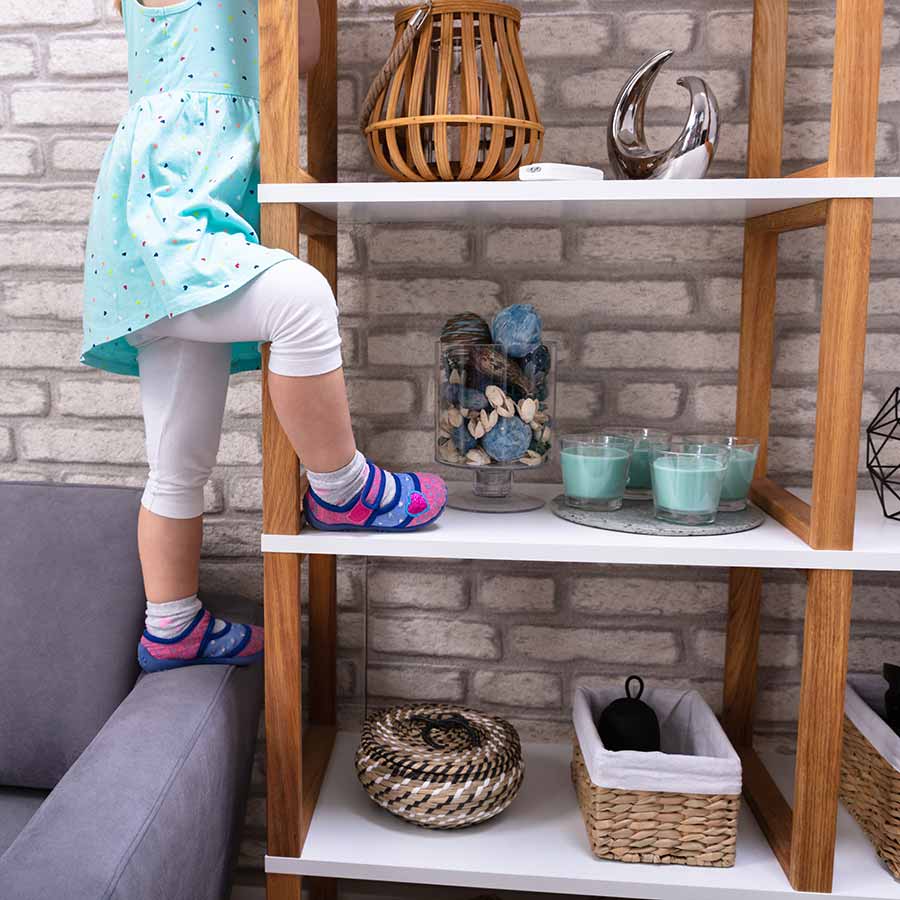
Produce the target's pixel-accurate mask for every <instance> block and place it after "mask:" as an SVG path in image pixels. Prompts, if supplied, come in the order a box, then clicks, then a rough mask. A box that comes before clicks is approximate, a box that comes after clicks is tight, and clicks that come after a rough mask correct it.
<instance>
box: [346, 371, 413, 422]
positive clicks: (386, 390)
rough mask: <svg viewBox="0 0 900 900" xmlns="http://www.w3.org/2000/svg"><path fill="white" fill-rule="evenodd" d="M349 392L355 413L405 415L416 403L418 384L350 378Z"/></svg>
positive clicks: (382, 379)
mask: <svg viewBox="0 0 900 900" xmlns="http://www.w3.org/2000/svg"><path fill="white" fill-rule="evenodd" d="M347 394H348V399H349V401H350V412H351V413H352V414H353V415H366V414H367V413H368V414H369V415H379V416H389V415H392V416H396V415H403V414H405V413H410V412H412V411H413V409H414V408H415V405H416V386H415V384H413V382H411V381H400V380H398V379H394V380H391V379H387V378H379V379H363V378H348V379H347Z"/></svg>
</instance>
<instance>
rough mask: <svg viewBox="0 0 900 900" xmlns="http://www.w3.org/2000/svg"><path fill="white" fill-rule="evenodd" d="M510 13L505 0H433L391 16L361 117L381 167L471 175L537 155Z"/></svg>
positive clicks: (433, 176)
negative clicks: (389, 42)
mask: <svg viewBox="0 0 900 900" xmlns="http://www.w3.org/2000/svg"><path fill="white" fill-rule="evenodd" d="M423 19H424V21H423ZM519 20H520V14H519V11H518V10H517V9H516V8H515V7H512V6H509V5H508V4H505V3H494V2H487V0H435V2H433V3H432V4H431V5H430V6H422V5H421V4H419V5H416V6H409V7H406V8H405V9H402V10H400V12H398V13H397V14H396V15H395V16H394V26H395V28H396V33H395V36H394V46H393V48H392V50H391V56H389V58H388V62H387V63H386V65H385V67H384V69H383V70H382V72H381V74H380V75H379V77H378V78H377V79H376V80H375V84H374V85H373V89H372V91H370V95H369V98H367V100H368V102H367V103H364V105H363V121H362V122H361V125H362V128H363V133H364V134H365V136H366V139H367V141H368V144H369V150H370V152H371V154H372V157H373V159H374V160H375V162H376V163H377V165H378V166H379V167H380V168H381V169H382V170H383V171H385V172H387V173H388V174H389V175H390V176H391V177H392V178H396V179H398V180H400V181H438V180H440V181H470V180H474V181H480V180H485V179H504V178H511V177H515V174H516V171H517V169H518V168H519V166H523V165H529V164H530V163H533V162H537V161H538V160H539V159H540V156H541V147H542V143H543V135H544V127H543V125H541V122H540V119H539V117H538V111H537V105H536V103H535V100H534V93H533V91H532V89H531V84H530V82H529V80H528V72H527V71H526V69H525V60H524V58H523V56H522V48H521V46H520V44H519ZM420 23H421V25H420ZM419 25H420V27H418V28H417V26H419Z"/></svg>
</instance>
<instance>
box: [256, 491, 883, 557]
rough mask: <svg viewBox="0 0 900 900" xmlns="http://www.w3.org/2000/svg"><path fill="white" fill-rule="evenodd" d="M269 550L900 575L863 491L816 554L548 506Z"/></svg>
mask: <svg viewBox="0 0 900 900" xmlns="http://www.w3.org/2000/svg"><path fill="white" fill-rule="evenodd" d="M523 487H524V489H525V490H527V492H528V493H530V494H537V495H539V496H541V497H543V498H544V499H545V500H550V499H551V498H552V497H554V496H556V495H557V494H559V493H560V492H561V491H562V485H559V484H527V485H523ZM797 493H798V494H801V495H803V493H804V492H802V491H798V492H797ZM262 550H263V552H264V553H322V554H337V555H345V556H397V557H409V558H415V557H423V558H441V559H496V560H529V561H535V562H569V563H618V564H625V565H674V566H691V565H692V566H747V567H751V568H753V567H760V568H765V569H853V570H857V571H881V572H897V571H900V522H894V521H891V520H890V519H886V518H885V517H884V516H883V515H882V513H881V507H880V506H879V504H878V498H877V497H876V495H875V493H874V492H873V491H860V493H859V495H858V497H857V511H856V534H855V539H854V549H853V550H812V549H811V548H810V547H809V546H807V544H805V543H804V542H803V541H801V540H800V538H798V537H796V536H795V535H794V534H792V533H791V532H790V531H788V530H787V529H786V528H784V527H783V526H781V525H779V524H778V523H777V522H776V521H775V520H774V519H771V518H768V517H767V518H766V521H765V522H764V523H763V524H762V525H761V526H760V527H759V528H756V529H754V530H753V531H745V532H743V533H742V534H729V535H722V536H717V535H709V536H708V537H707V536H702V537H654V536H647V535H638V534H625V533H622V532H616V531H602V530H600V529H598V528H586V527H584V526H583V525H575V524H573V523H572V522H566V521H563V520H562V519H560V518H558V517H557V516H555V515H553V513H552V512H551V511H550V509H549V507H547V506H545V507H544V508H543V509H539V510H535V511H533V512H527V513H508V514H501V515H496V514H488V513H471V512H461V511H459V510H455V509H448V510H446V511H445V512H444V514H443V515H442V516H441V518H440V519H438V521H437V522H436V523H435V524H434V525H431V526H429V527H427V528H423V529H422V530H421V531H413V532H406V533H403V532H399V533H398V532H388V533H374V532H364V531H363V532H333V531H316V530H314V529H312V528H305V529H304V530H303V531H302V532H301V533H300V534H297V535H285V534H264V535H263V536H262Z"/></svg>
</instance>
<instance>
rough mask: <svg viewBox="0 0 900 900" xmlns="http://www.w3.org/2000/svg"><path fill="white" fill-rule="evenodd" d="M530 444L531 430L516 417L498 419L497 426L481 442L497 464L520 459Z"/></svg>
mask: <svg viewBox="0 0 900 900" xmlns="http://www.w3.org/2000/svg"><path fill="white" fill-rule="evenodd" d="M498 412H499V410H498ZM530 444H531V429H530V428H529V427H528V426H527V425H526V424H525V423H524V422H523V421H522V420H521V419H518V418H516V417H514V416H511V417H505V418H503V419H502V420H501V419H498V420H497V424H496V426H495V427H494V428H492V429H491V430H490V431H489V432H487V434H485V436H484V437H483V438H482V441H481V446H482V448H483V449H484V450H485V451H486V452H487V453H488V454H490V456H491V458H492V459H495V460H497V462H512V461H513V460H516V459H518V458H519V457H520V456H522V454H524V453H525V451H526V450H527V449H528V447H529V445H530Z"/></svg>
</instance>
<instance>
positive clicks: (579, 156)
mask: <svg viewBox="0 0 900 900" xmlns="http://www.w3.org/2000/svg"><path fill="white" fill-rule="evenodd" d="M543 158H544V159H546V160H552V161H553V162H562V163H573V164H575V165H581V166H594V167H599V168H603V167H604V166H606V165H607V161H608V158H607V154H606V126H605V125H591V124H589V123H587V122H586V123H584V124H579V125H577V126H574V127H570V126H565V125H553V126H552V127H550V128H548V129H547V131H546V132H545V133H544V152H543Z"/></svg>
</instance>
